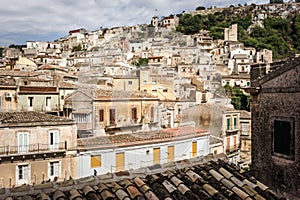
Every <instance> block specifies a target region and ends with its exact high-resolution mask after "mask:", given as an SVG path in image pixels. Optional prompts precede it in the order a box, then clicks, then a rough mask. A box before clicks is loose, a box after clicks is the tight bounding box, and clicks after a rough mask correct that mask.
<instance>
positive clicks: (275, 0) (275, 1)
mask: <svg viewBox="0 0 300 200" xmlns="http://www.w3.org/2000/svg"><path fill="white" fill-rule="evenodd" d="M270 3H283V0H270Z"/></svg>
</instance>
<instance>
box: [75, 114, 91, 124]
mask: <svg viewBox="0 0 300 200" xmlns="http://www.w3.org/2000/svg"><path fill="white" fill-rule="evenodd" d="M74 118H75V120H76V122H77V123H88V122H89V121H90V115H89V114H80V113H76V114H74Z"/></svg>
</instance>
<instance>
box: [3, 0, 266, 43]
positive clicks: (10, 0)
mask: <svg viewBox="0 0 300 200" xmlns="http://www.w3.org/2000/svg"><path fill="white" fill-rule="evenodd" d="M268 2H269V0H210V1H208V0H25V1H24V0H1V1H0V46H8V45H10V44H26V41H29V40H33V41H54V40H55V39H57V38H60V37H64V36H66V35H67V34H68V32H69V30H72V29H77V28H86V29H87V30H89V31H92V30H97V29H99V28H100V27H101V26H102V27H105V28H111V27H116V26H126V25H136V24H145V23H150V20H151V17H152V16H154V15H157V16H160V17H161V16H168V15H170V14H178V13H182V11H193V10H195V8H196V7H198V6H204V7H210V6H217V7H226V6H230V5H238V4H242V5H244V4H245V3H247V4H248V5H249V4H251V3H255V4H263V3H268Z"/></svg>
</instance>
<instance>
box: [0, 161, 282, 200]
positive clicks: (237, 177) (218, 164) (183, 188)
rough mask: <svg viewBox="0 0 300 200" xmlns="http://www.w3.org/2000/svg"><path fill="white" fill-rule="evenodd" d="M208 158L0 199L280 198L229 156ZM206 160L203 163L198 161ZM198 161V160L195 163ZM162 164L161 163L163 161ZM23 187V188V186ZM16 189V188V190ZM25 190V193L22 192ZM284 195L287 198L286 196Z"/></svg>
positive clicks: (10, 194)
mask: <svg viewBox="0 0 300 200" xmlns="http://www.w3.org/2000/svg"><path fill="white" fill-rule="evenodd" d="M209 159H210V157H207V158H205V159H199V158H195V159H194V158H193V159H191V160H190V162H189V166H185V167H184V166H182V168H180V167H178V168H176V169H172V168H171V169H170V168H166V169H164V168H160V171H159V172H157V171H155V174H148V175H146V174H143V176H140V177H134V176H132V174H127V175H125V178H123V179H122V178H121V179H119V178H118V179H115V178H114V176H111V179H107V177H106V178H105V180H103V179H102V177H103V176H102V175H100V176H92V178H88V177H87V178H86V179H80V180H74V184H73V185H68V186H60V187H58V183H53V188H52V189H50V188H49V189H47V190H43V193H41V189H37V190H35V189H34V186H26V190H25V191H24V186H22V187H19V188H15V189H14V190H11V191H10V192H7V191H6V193H4V194H1V195H0V199H5V198H10V197H11V199H18V198H22V197H25V195H27V196H26V198H27V199H45V200H49V199H65V200H71V199H74V200H80V199H95V200H100V199H106V200H108V199H123V200H131V199H133V200H142V199H152V200H158V199H164V200H171V199H184V200H185V199H186V200H197V199H199V200H200V199H207V200H208V199H218V200H225V199H230V200H240V199H245V200H247V199H255V200H273V199H274V200H275V199H276V200H278V199H279V196H277V195H276V194H275V193H274V191H272V190H270V189H269V188H268V187H267V186H265V185H263V184H262V183H260V182H259V181H257V180H255V179H254V178H253V177H251V176H247V177H245V176H244V175H242V174H240V173H239V172H238V171H236V169H235V167H234V166H233V165H232V164H230V163H228V162H227V160H224V158H223V159H216V158H215V157H213V158H211V160H209ZM199 160H202V161H201V163H200V162H198V161H199ZM194 162H197V164H195V163H194ZM160 166H161V165H160ZM20 188H23V189H20ZM14 191H15V192H14ZM22 191H23V195H22ZM282 199H284V198H282Z"/></svg>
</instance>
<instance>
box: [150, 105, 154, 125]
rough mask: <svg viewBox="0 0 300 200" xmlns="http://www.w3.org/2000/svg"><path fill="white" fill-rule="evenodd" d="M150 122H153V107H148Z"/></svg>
mask: <svg viewBox="0 0 300 200" xmlns="http://www.w3.org/2000/svg"><path fill="white" fill-rule="evenodd" d="M150 121H151V122H153V121H154V107H153V106H151V107H150Z"/></svg>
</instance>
